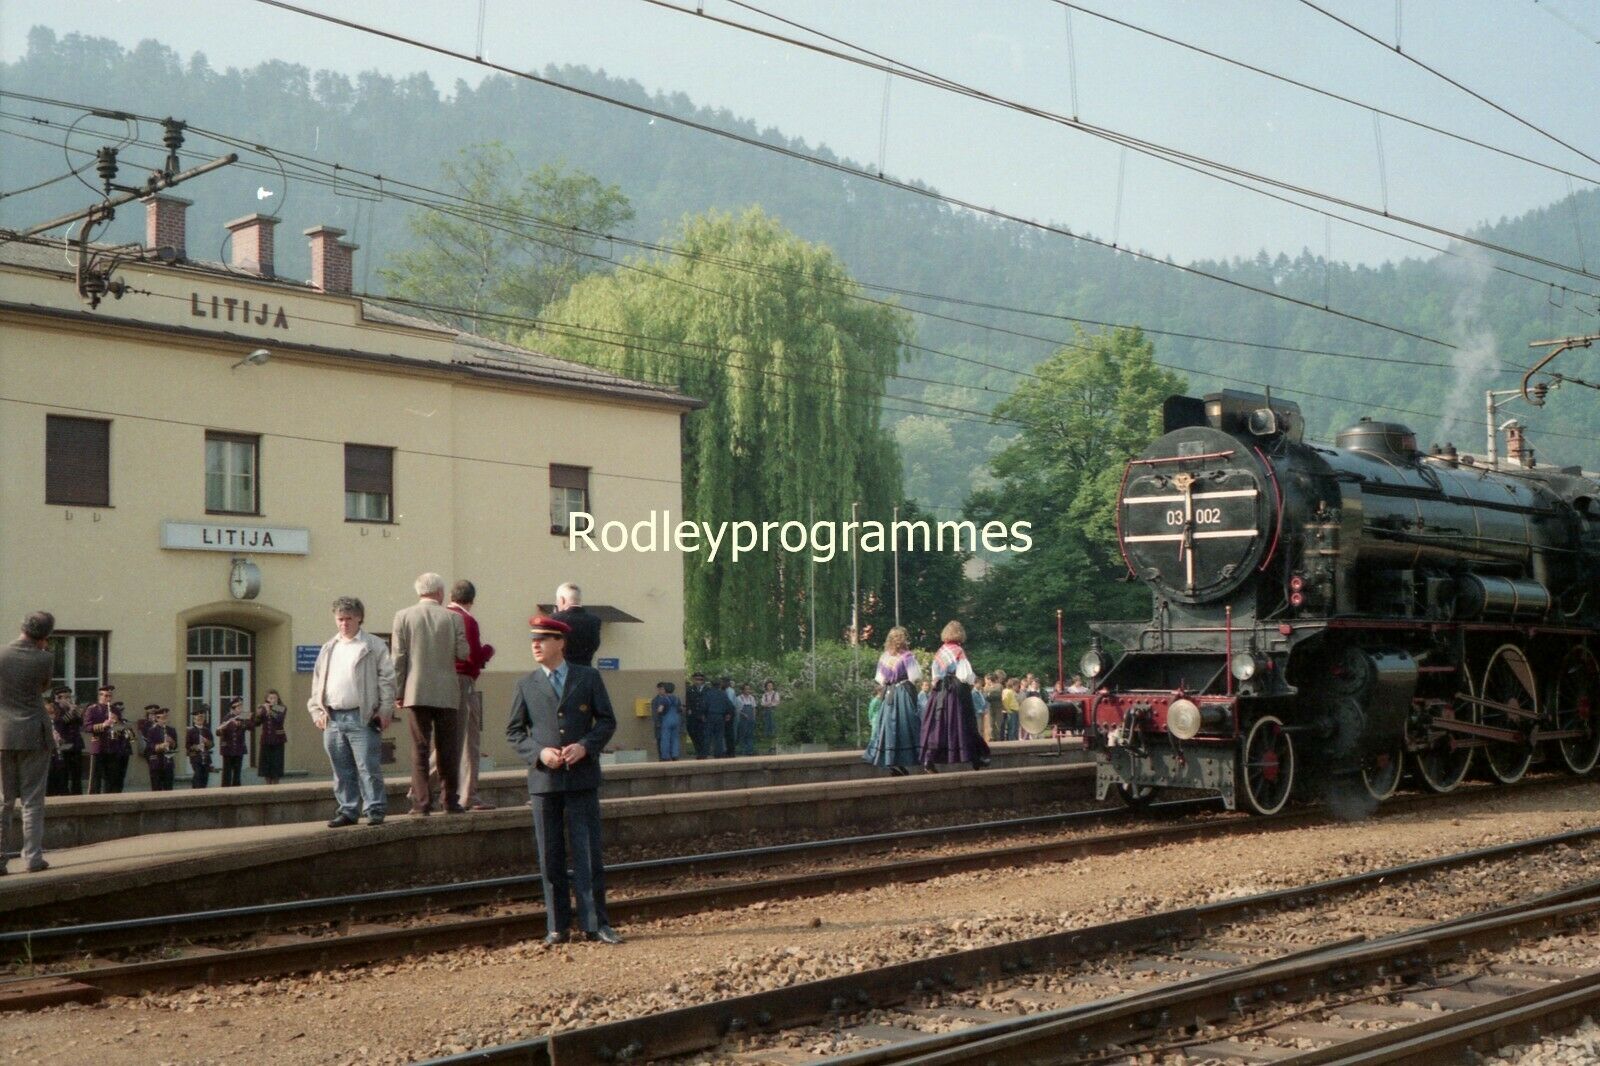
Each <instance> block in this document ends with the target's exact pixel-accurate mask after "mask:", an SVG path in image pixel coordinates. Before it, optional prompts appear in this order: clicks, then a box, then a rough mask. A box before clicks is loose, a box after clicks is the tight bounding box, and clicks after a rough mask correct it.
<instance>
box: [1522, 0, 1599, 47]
mask: <svg viewBox="0 0 1600 1066" xmlns="http://www.w3.org/2000/svg"><path fill="white" fill-rule="evenodd" d="M1533 6H1534V7H1535V8H1536V9H1538V10H1540V11H1543V12H1544V13H1545V14H1546V15H1549V16H1550V17H1551V18H1553V19H1555V20H1556V21H1558V22H1560V23H1562V24H1563V25H1565V26H1566V27H1567V28H1568V29H1570V30H1572V31H1573V32H1574V33H1576V34H1577V35H1578V36H1580V37H1582V38H1583V39H1584V40H1586V41H1588V42H1589V43H1590V44H1600V35H1596V33H1595V32H1594V30H1592V29H1590V28H1589V27H1587V26H1584V25H1582V24H1581V23H1579V22H1577V21H1576V20H1574V19H1572V18H1571V17H1570V16H1568V15H1566V14H1563V13H1562V12H1561V11H1559V10H1557V9H1556V6H1555V5H1554V4H1552V3H1550V2H1549V0H1533Z"/></svg>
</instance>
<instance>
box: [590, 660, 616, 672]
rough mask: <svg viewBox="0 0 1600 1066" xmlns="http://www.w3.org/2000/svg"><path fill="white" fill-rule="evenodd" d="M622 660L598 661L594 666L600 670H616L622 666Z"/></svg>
mask: <svg viewBox="0 0 1600 1066" xmlns="http://www.w3.org/2000/svg"><path fill="white" fill-rule="evenodd" d="M621 662H622V661H621V660H620V659H596V660H595V661H594V665H595V667H596V669H600V670H615V669H617V667H618V666H620V665H621Z"/></svg>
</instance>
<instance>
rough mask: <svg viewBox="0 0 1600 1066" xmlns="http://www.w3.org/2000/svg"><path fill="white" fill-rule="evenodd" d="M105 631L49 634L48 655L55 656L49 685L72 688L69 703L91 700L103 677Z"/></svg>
mask: <svg viewBox="0 0 1600 1066" xmlns="http://www.w3.org/2000/svg"><path fill="white" fill-rule="evenodd" d="M106 637H107V634H105V633H62V632H57V633H55V634H53V635H52V636H51V637H50V654H52V655H54V656H55V668H54V669H53V670H52V671H51V680H50V684H51V685H52V686H54V685H66V686H67V687H68V688H70V689H72V702H73V703H77V704H85V703H93V702H94V698H95V693H96V691H97V690H98V689H99V688H100V686H101V685H102V684H103V683H104V682H105V679H106Z"/></svg>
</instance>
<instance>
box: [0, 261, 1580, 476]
mask: <svg viewBox="0 0 1600 1066" xmlns="http://www.w3.org/2000/svg"><path fill="white" fill-rule="evenodd" d="M30 240H32V241H34V242H37V243H47V242H42V241H38V239H37V238H32V239H30ZM144 295H148V296H155V297H158V298H159V297H162V296H163V295H164V294H159V293H151V292H146V293H144ZM352 295H353V296H355V297H357V298H360V299H366V300H372V301H373V302H376V303H380V304H381V303H395V304H399V305H401V306H405V305H406V303H407V301H404V300H399V301H397V300H394V299H392V298H388V297H384V296H381V295H375V294H368V293H353V294H352ZM165 298H168V299H174V300H181V299H182V298H181V297H165ZM435 307H436V308H437V309H440V310H448V311H452V312H463V311H464V310H465V309H462V308H448V307H444V306H442V305H435ZM490 314H491V316H492V317H494V318H497V319H502V320H506V321H508V322H513V323H516V324H521V325H527V326H532V327H539V328H543V329H545V330H546V331H548V332H553V333H556V334H557V335H562V336H568V337H572V338H573V339H579V340H587V341H592V342H596V343H601V344H605V345H608V346H612V347H617V348H633V349H635V350H639V351H647V352H650V353H651V354H661V355H664V356H667V357H669V358H674V359H678V360H680V361H685V360H687V361H691V362H710V361H711V357H710V356H709V355H706V356H695V355H690V354H687V353H682V352H676V351H672V350H669V349H656V348H648V347H645V346H642V345H640V344H638V340H639V339H641V338H644V339H652V338H647V337H645V336H644V335H640V334H629V333H627V332H625V331H616V330H602V329H596V328H593V327H584V326H570V325H566V324H552V323H551V322H550V321H549V320H541V319H538V318H536V317H533V316H523V315H514V314H508V313H490ZM300 317H301V318H303V319H305V320H307V321H315V322H318V323H320V324H326V325H330V326H340V327H345V328H352V329H371V328H373V327H374V326H375V325H376V324H374V323H371V322H365V323H361V324H354V323H350V322H347V321H339V320H334V319H318V318H315V317H311V316H306V315H304V314H301V316H300ZM393 328H394V329H395V331H396V332H399V331H401V330H402V329H403V328H404V327H393ZM596 333H599V334H609V336H604V335H602V336H596V335H595V334H596ZM674 343H681V342H676V341H674ZM699 347H702V348H705V349H710V350H712V351H716V352H719V353H721V354H741V353H740V351H739V350H738V349H729V348H724V347H721V346H715V345H704V344H701V345H699ZM1063 347H1065V348H1068V349H1072V350H1078V351H1084V352H1094V351H1096V349H1094V348H1092V347H1090V346H1088V345H1083V344H1076V343H1067V344H1064V345H1063ZM1152 364H1153V365H1155V366H1158V367H1161V368H1162V369H1166V370H1171V371H1174V372H1176V373H1180V374H1186V375H1188V374H1193V375H1199V376H1201V377H1206V378H1211V379H1213V380H1217V381H1223V382H1228V383H1231V384H1236V385H1247V386H1250V387H1252V388H1256V389H1270V390H1272V391H1274V392H1278V393H1282V394H1288V395H1298V396H1306V397H1310V398H1314V399H1320V400H1327V401H1330V402H1334V403H1343V404H1348V405H1350V406H1353V407H1356V408H1358V409H1372V410H1383V411H1390V412H1393V413H1396V414H1408V415H1417V416H1421V417H1425V418H1437V417H1438V414H1437V412H1430V411H1423V410H1419V409H1417V408H1407V407H1400V406H1396V405H1393V404H1384V403H1379V402H1373V401H1369V400H1360V399H1354V398H1352V397H1348V396H1339V395H1335V394H1330V393H1323V392H1317V391H1314V390H1308V389H1298V388H1293V387H1290V386H1285V385H1274V384H1272V383H1271V382H1266V381H1260V380H1257V379H1253V378H1245V377H1239V376H1237V375H1230V374H1223V373H1219V372H1217V371H1213V370H1205V369H1201V368H1197V367H1191V366H1185V365H1182V364H1177V363H1170V362H1165V361H1163V360H1159V359H1155V360H1152ZM513 365H514V366H515V367H516V368H517V369H522V370H528V369H530V368H528V367H527V366H526V365H525V364H513ZM732 369H734V370H745V371H746V372H753V373H755V374H756V375H757V376H759V377H772V376H776V377H795V376H797V375H791V374H787V373H784V372H778V371H772V370H770V369H766V368H739V367H734V368H732ZM540 372H541V373H551V372H550V371H548V370H545V369H541V370H540ZM552 376H554V377H555V378H557V379H558V380H559V379H560V378H561V377H563V376H565V377H567V378H568V379H569V380H574V381H585V382H589V383H605V384H614V383H615V382H616V381H617V379H619V378H620V379H622V380H625V381H626V380H638V381H643V382H644V383H646V384H655V385H667V386H671V387H674V388H676V387H678V383H677V382H676V381H675V380H673V379H671V378H668V377H666V376H659V377H657V378H655V379H653V380H652V379H650V378H633V377H631V376H630V375H628V374H623V373H621V372H611V371H603V370H598V368H597V371H596V373H594V374H589V375H585V374H583V373H581V372H579V373H566V374H563V372H560V371H556V372H554V373H553V374H552ZM1028 376H1029V377H1033V378H1036V379H1037V380H1039V381H1040V382H1046V381H1048V379H1047V378H1045V377H1043V376H1042V375H1039V374H1035V373H1032V372H1028ZM725 384H726V385H727V386H728V387H730V388H734V389H740V390H754V389H756V388H758V386H755V385H752V384H749V383H746V382H740V381H735V380H728V381H726V382H725ZM1582 384H1586V385H1587V384H1588V383H1587V382H1582ZM876 398H877V399H878V400H884V399H889V400H893V401H895V402H902V401H903V400H905V399H906V398H904V397H897V396H892V395H890V394H887V393H884V394H876ZM0 399H5V397H0ZM834 402H836V403H840V404H844V405H846V406H866V407H872V408H875V409H877V410H880V411H883V412H884V413H890V414H894V413H900V414H907V415H918V416H923V417H930V418H938V419H943V420H949V421H964V422H972V423H977V424H984V425H1010V426H1012V427H1013V428H1017V429H1045V430H1054V429H1057V428H1059V427H1057V426H1054V425H1042V424H1036V423H1033V422H1030V421H1028V420H1026V419H1020V418H1016V417H1010V416H999V415H995V414H994V413H993V412H988V413H982V414H967V413H964V411H963V409H960V408H951V410H955V411H957V412H962V413H957V414H940V413H935V412H930V411H906V410H904V409H894V408H886V407H884V405H882V404H881V403H868V402H866V401H864V400H861V399H857V398H851V397H849V396H845V397H835V399H834ZM912 402H919V403H925V402H927V401H912ZM45 406H56V405H45ZM936 406H945V407H948V405H936ZM1077 406H1082V407H1083V408H1084V409H1085V410H1088V406H1089V405H1088V404H1087V402H1083V403H1082V404H1080V405H1077ZM158 420H159V419H158ZM196 424H197V425H198V423H196ZM1462 424H1463V425H1467V426H1472V427H1480V428H1481V427H1482V426H1485V425H1487V423H1486V422H1482V421H1474V420H1472V419H1463V420H1462ZM1539 432H1540V435H1541V436H1544V437H1552V438H1566V439H1573V440H1581V441H1584V442H1586V443H1592V440H1593V438H1592V437H1591V436H1589V435H1584V434H1573V433H1564V432H1560V431H1556V430H1540V431H1539ZM307 439H311V438H307ZM418 454H429V453H421V452H419V453H418ZM446 457H448V456H446ZM508 465H514V466H515V465H524V466H530V465H531V466H537V465H538V464H518V463H515V462H511V463H509V464H508Z"/></svg>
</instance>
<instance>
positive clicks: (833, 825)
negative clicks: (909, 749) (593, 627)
mask: <svg viewBox="0 0 1600 1066" xmlns="http://www.w3.org/2000/svg"><path fill="white" fill-rule="evenodd" d="M1024 743H1025V742H1024ZM1016 754H1019V755H1020V754H1027V755H1028V756H1029V758H1030V760H1031V761H1028V762H1025V763H1024V764H1023V765H1010V766H1001V765H999V764H1000V762H1001V757H1002V755H1003V753H1002V752H1000V751H997V752H996V759H995V761H994V764H992V765H991V766H990V767H989V768H988V769H985V770H982V771H971V770H967V771H960V772H957V771H949V772H944V773H939V774H926V775H924V774H917V775H912V776H908V777H898V778H896V777H886V776H878V777H875V778H873V779H871V780H835V781H825V782H818V783H811V784H792V785H774V786H766V787H759V788H750V789H738V788H722V789H718V790H714V791H702V792H685V793H678V794H660V795H654V796H631V797H630V796H620V797H619V796H613V797H610V798H604V799H602V800H601V818H602V822H603V824H604V826H605V829H604V835H605V839H606V841H607V844H608V845H609V846H617V845H626V844H634V843H653V844H660V843H678V842H681V843H682V845H683V847H682V850H684V851H693V850H696V847H697V846H699V845H697V842H703V841H704V840H705V839H706V838H707V837H708V836H711V835H713V834H716V833H727V832H738V831H748V830H760V829H769V830H777V829H795V828H804V829H810V830H818V829H820V830H824V831H832V832H836V833H844V832H854V831H872V830H876V829H887V828H892V827H894V826H896V825H899V824H902V821H903V819H904V818H906V817H907V816H908V815H913V814H914V815H928V814H952V815H956V816H960V815H961V814H963V813H968V812H972V813H975V812H979V811H982V810H984V809H993V808H1000V807H1024V806H1028V805H1031V804H1043V803H1048V802H1053V801H1058V800H1063V799H1075V798H1081V797H1083V796H1087V795H1090V794H1092V789H1093V783H1094V768H1093V766H1092V765H1091V764H1089V763H1088V762H1087V761H1085V759H1084V758H1083V755H1082V753H1075V752H1068V753H1067V754H1066V756H1065V757H1063V758H1061V759H1050V760H1043V759H1038V758H1036V757H1035V755H1036V752H1034V751H1026V752H1017V753H1016ZM1010 761H1012V762H1013V763H1015V762H1016V761H1018V760H1010ZM230 791H234V790H230ZM46 857H47V858H48V859H49V861H50V867H51V868H50V869H49V870H45V871H42V872H40V873H33V874H23V873H13V874H10V875H8V876H5V877H0V929H19V928H30V927H34V926H37V925H40V924H42V923H45V922H53V921H61V920H72V921H80V922H81V921H97V920H106V919H110V918H132V917H140V916H145V915H152V914H165V913H171V912H174V911H182V910H193V909H198V908H202V907H234V906H242V905H246V904H250V903H262V902H267V901H272V900H279V899H287V898H295V897H300V896H306V895H318V896H321V895H332V894H337V893H340V892H349V891H357V890H360V889H365V888H371V887H373V886H374V885H377V884H383V883H389V882H394V881H398V880H402V879H408V880H411V881H414V882H419V883H420V882H426V881H448V880H456V879H466V878H471V877H477V876H484V875H485V872H486V871H491V870H502V869H505V868H507V867H509V866H516V865H521V866H524V867H525V868H527V869H532V868H533V866H534V856H533V832H532V826H531V820H530V814H529V811H528V808H527V807H526V806H516V807H510V806H508V807H506V808H503V809H500V810H495V811H484V812H477V813H471V814H463V815H453V816H452V815H433V816H431V817H427V818H412V817H407V816H404V815H399V814H397V815H393V816H391V817H390V818H389V820H387V821H386V822H385V823H384V824H383V825H381V826H378V827H371V826H366V825H361V826H352V827H348V828H345V829H329V828H327V826H326V825H325V824H323V823H322V822H321V821H316V822H298V823H287V824H276V825H266V826H248V827H233V828H224V829H199V830H190V831H184V832H168V833H149V834H145V835H141V836H130V837H123V838H119V839H116V840H108V841H101V842H99V843H94V844H86V845H82V846H79V847H72V848H63V849H59V850H50V851H48V852H47V855H46ZM19 865H20V864H19V863H16V862H13V864H12V866H13V869H15V868H16V867H17V866H19Z"/></svg>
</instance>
